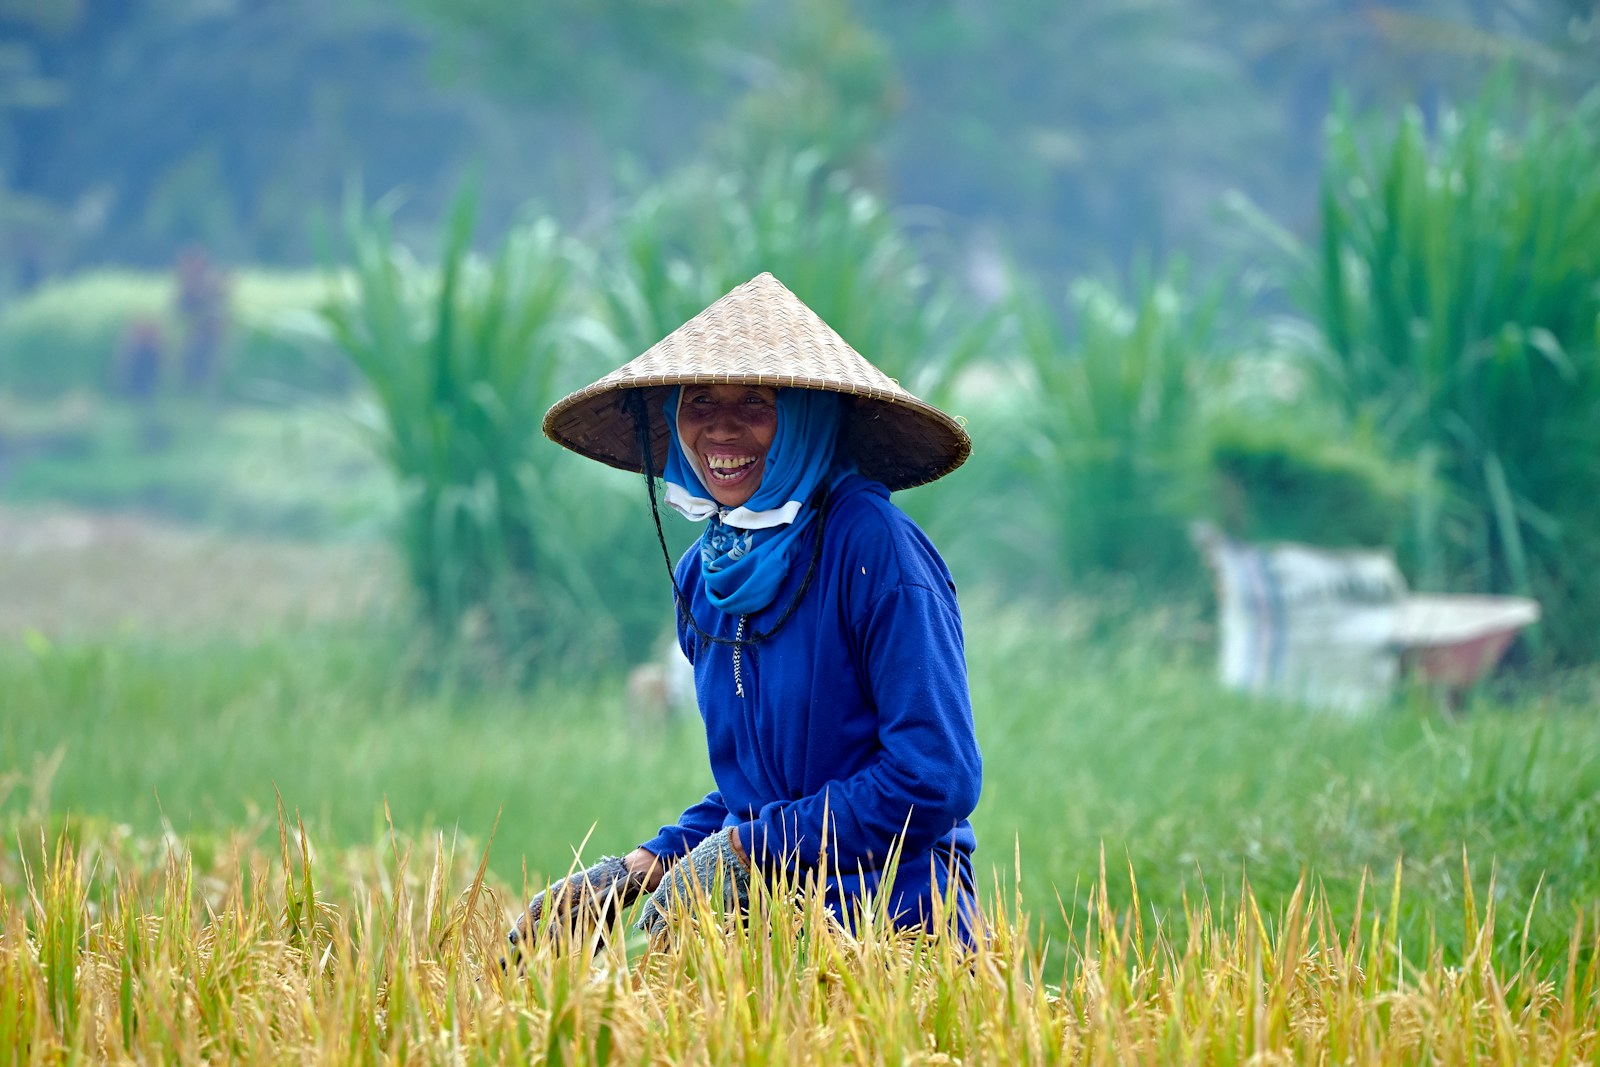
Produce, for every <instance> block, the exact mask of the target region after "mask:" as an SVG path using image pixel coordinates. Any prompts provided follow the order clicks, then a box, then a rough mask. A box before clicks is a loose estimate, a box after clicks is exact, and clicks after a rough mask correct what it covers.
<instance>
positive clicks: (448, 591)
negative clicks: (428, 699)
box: [323, 187, 655, 673]
mask: <svg viewBox="0 0 1600 1067" xmlns="http://www.w3.org/2000/svg"><path fill="white" fill-rule="evenodd" d="M475 207H476V199H475V195H474V193H473V192H472V190H471V188H470V187H469V188H468V189H466V190H465V191H463V192H462V193H461V194H460V195H459V196H458V197H457V199H456V201H455V203H454V205H453V207H452V209H451V212H450V217H449V222H448V225H447V227H446V230H445V234H444V241H443V251H442V253H441V255H440V260H439V264H438V266H437V267H436V268H434V267H431V266H425V265H423V264H422V263H420V262H419V261H417V260H416V259H415V258H414V257H413V256H412V254H411V253H410V252H409V251H408V250H407V249H406V248H405V247H404V246H402V245H400V244H398V243H397V242H396V241H395V239H394V238H393V235H392V233H391V229H390V225H389V219H388V215H387V213H386V212H385V211H384V210H383V209H382V207H381V206H380V207H379V208H378V209H374V210H367V209H364V208H363V207H361V206H360V205H354V206H352V207H351V208H350V209H349V210H348V211H347V213H346V225H345V234H344V235H345V243H346V247H347V252H346V257H345V258H346V265H345V273H344V275H343V278H344V281H343V283H342V285H341V289H340V291H339V296H338V297H337V298H335V299H333V300H331V301H330V302H329V303H328V304H327V305H326V306H325V308H324V309H323V320H324V321H325V323H326V325H327V328H328V330H329V332H330V333H331V335H332V337H333V338H334V339H335V340H336V342H337V343H338V345H339V346H340V347H341V348H342V349H343V351H344V352H345V354H346V355H347V356H348V357H349V359H350V360H351V362H352V363H353V364H354V365H355V367H356V369H357V370H358V372H359V374H360V376H361V378H362V380H363V382H364V383H365V386H366V388H367V389H368V391H369V392H370V396H371V399H372V401H373V411H374V417H373V418H372V419H371V421H370V427H369V428H370V431H371V439H372V441H373V443H374V446H375V448H376V449H377V451H378V452H379V454H380V455H381V456H382V458H383V459H384V460H385V461H386V462H387V464H388V466H389V468H390V469H391V471H392V472H393V474H394V476H395V478H396V479H397V481H398V482H399V486H400V489H401V505H400V514H399V519H398V533H397V539H398V544H399V548H400V553H401V556H402V557H403V559H404V561H405V566H406V570H407V573H408V575H409V578H410V585H411V587H412V589H413V590H414V592H415V596H416V602H417V605H418V608H419V609H420V613H421V615H422V617H423V618H424V619H425V620H426V621H427V623H428V624H429V627H430V629H431V631H432V632H433V633H434V634H435V635H437V636H439V637H440V638H442V639H443V647H445V648H447V649H452V650H454V651H457V652H459V651H462V650H466V649H473V650H476V651H478V652H481V653H484V655H483V656H479V657H477V658H476V660H475V662H491V663H494V664H496V665H499V666H501V667H505V668H509V669H510V670H512V671H513V672H514V673H515V672H525V671H526V670H527V669H529V668H530V667H533V666H550V665H551V664H553V663H554V662H555V661H556V660H557V659H558V658H559V659H562V660H565V661H566V662H573V659H572V655H573V654H574V653H575V652H579V651H581V652H583V653H584V655H583V656H582V657H580V659H584V660H585V661H592V659H593V658H594V657H595V656H603V655H613V654H615V653H617V652H618V651H620V650H621V645H623V644H626V643H627V642H628V640H629V636H630V635H629V633H628V629H627V628H628V619H629V615H628V610H629V607H630V605H631V604H633V603H635V602H637V601H638V600H639V599H640V598H639V597H638V596H637V590H636V589H635V588H631V587H630V586H629V584H628V583H629V581H630V577H631V574H632V572H631V571H630V570H629V563H630V561H631V560H635V559H637V560H648V559H649V556H648V554H647V553H646V552H644V551H643V550H642V549H643V548H644V547H647V546H635V549H634V550H629V551H621V550H620V548H619V545H618V539H619V538H625V537H627V536H628V535H629V534H628V532H629V531H630V530H631V529H642V526H643V524H642V523H640V522H630V521H627V519H626V518H625V516H624V515H623V514H622V513H623V512H625V511H626V510H627V508H628V507H629V506H630V504H633V503H635V502H636V501H635V500H634V497H635V496H636V497H637V498H638V499H639V500H642V499H643V494H642V493H639V494H631V495H630V494H629V493H628V489H629V488H631V486H628V485H627V484H626V479H625V478H622V476H620V475H618V476H617V477H609V475H610V474H611V472H607V471H598V472H597V471H594V470H591V469H588V468H589V467H590V466H592V465H583V467H581V468H580V466H579V465H578V464H576V463H569V462H563V460H564V459H565V458H566V457H565V456H564V454H563V453H562V452H561V450H560V449H559V448H557V447H555V446H554V445H551V444H550V443H549V442H547V441H545V440H543V438H542V436H541V435H540V433H539V425H540V421H541V419H542V417H543V415H544V412H545V411H546V410H547V409H548V408H549V406H550V404H552V403H553V402H554V401H555V400H556V399H558V398H559V397H560V396H561V395H563V394H564V393H565V392H566V390H567V389H569V388H572V387H574V386H575V385H577V384H581V383H582V381H583V380H587V379H586V377H585V376H586V375H588V376H591V377H592V376H594V373H598V371H596V367H595V361H596V359H598V358H602V357H600V356H599V354H598V353H597V352H596V350H595V349H594V348H592V347H590V346H587V345H585V344H584V342H583V340H582V337H583V335H584V332H585V331H584V323H585V322H586V321H587V320H586V318H585V315H584V312H583V309H582V307H581V297H582V294H583V291H584V290H583V281H582V279H583V270H584V265H583V255H582V252H581V250H580V248H579V247H578V246H577V245H576V244H575V243H574V242H573V241H572V240H571V239H570V238H568V237H567V236H565V235H564V234H563V233H562V232H561V230H560V228H559V227H558V226H557V225H556V223H555V222H553V221H552V220H550V219H549V218H546V217H538V216H533V217H529V218H527V219H525V220H524V221H521V222H519V223H517V224H516V225H514V226H512V227H511V228H510V229H509V230H508V232H507V233H506V234H505V236H504V238H503V240H502V241H501V242H500V244H499V247H498V248H497V249H496V251H495V252H494V254H493V256H492V258H487V259H486V258H484V257H481V256H479V255H478V254H477V253H475V252H474V251H473V248H472V233H473V229H474V218H475ZM591 372H593V373H591ZM619 479H621V480H620V482H619ZM654 622H655V620H653V619H652V620H651V621H649V622H646V623H644V624H643V625H644V630H645V631H646V632H645V634H644V636H643V640H644V641H647V640H648V633H649V632H653V629H654ZM635 636H639V635H635Z"/></svg>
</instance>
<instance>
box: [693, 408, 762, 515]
mask: <svg viewBox="0 0 1600 1067" xmlns="http://www.w3.org/2000/svg"><path fill="white" fill-rule="evenodd" d="M777 400H778V391H777V390H776V389H772V388H769V387H767V386H764V385H686V386H684V387H683V396H682V398H681V399H680V400H679V402H678V439H679V441H680V442H681V443H682V445H683V450H684V451H685V452H686V453H688V455H689V456H690V457H691V458H692V461H693V463H694V466H695V467H696V468H697V470H698V473H699V474H700V480H701V481H703V482H704V483H705V486H706V488H707V489H708V490H710V492H711V497H712V499H713V500H715V501H716V502H717V503H718V504H721V505H722V506H723V507H725V508H736V507H738V506H739V505H741V504H743V503H745V502H746V501H747V500H749V499H750V498H751V497H752V496H754V495H755V491H756V489H758V488H759V487H760V485H761V475H762V473H763V472H764V471H765V470H766V467H767V450H768V449H769V448H771V447H772V438H773V435H774V434H776V433H777V432H778V405H777Z"/></svg>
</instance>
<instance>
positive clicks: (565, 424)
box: [544, 274, 972, 489]
mask: <svg viewBox="0 0 1600 1067" xmlns="http://www.w3.org/2000/svg"><path fill="white" fill-rule="evenodd" d="M724 383H726V384H734V385H768V386H778V387H782V388H785V389H823V390H827V391H829V392H834V393H841V394H843V395H844V397H845V400H844V408H843V411H842V413H841V414H842V418H841V422H840V427H839V447H840V451H841V453H842V454H843V455H846V456H848V457H850V458H851V459H852V460H854V462H855V464H856V467H857V469H858V470H860V471H861V473H862V474H864V475H866V476H867V477H869V478H875V479H877V480H878V481H880V482H882V483H883V484H884V485H886V486H888V487H889V488H890V489H909V488H910V487H912V486H914V485H923V484H925V483H927V482H931V481H933V480H934V479H935V478H941V477H943V476H944V475H946V474H949V473H950V472H951V471H953V470H955V469H956V468H957V467H959V466H961V464H962V463H963V462H964V461H965V460H966V458H967V456H968V455H970V454H971V452H972V440H971V438H969V437H968V436H967V432H966V430H964V429H962V427H961V424H960V423H958V422H957V421H956V420H955V419H953V418H951V417H950V416H949V415H946V414H945V413H944V412H942V411H940V410H939V409H938V408H936V407H934V406H933V405H932V404H927V403H924V402H923V401H921V400H918V399H917V398H916V397H914V396H912V395H911V394H910V393H908V392H906V391H905V390H904V389H902V388H900V385H899V383H897V382H896V381H894V379H892V378H890V377H889V376H888V375H886V374H884V373H883V372H882V371H880V370H879V369H878V368H876V367H874V366H873V365H872V364H870V363H868V362H867V361H866V360H865V359H863V358H862V357H861V355H860V354H859V353H858V352H856V350H855V349H853V348H851V347H850V346H849V345H848V344H846V343H845V340H844V338H842V337H840V336H839V335H838V334H837V333H835V332H834V331H833V329H832V328H831V327H829V326H828V324H827V323H825V322H823V321H822V319H821V318H820V317H818V315H817V313H816V312H814V311H812V310H811V309H810V308H808V307H806V305H805V304H804V303H802V302H801V301H800V299H799V298H798V297H796V296H795V295H794V294H793V293H791V292H790V291H789V290H788V289H787V288H785V287H784V286H783V284H782V283H781V282H779V281H778V279H776V278H774V277H773V276H772V275H771V274H762V275H759V276H757V277H755V278H752V279H751V280H750V281H748V282H745V283H744V284H743V285H741V286H738V287H737V288H735V289H734V290H733V291H731V292H729V293H728V294H727V295H726V296H724V297H723V298H722V299H720V300H718V301H717V302H716V303H714V304H712V305H711V306H710V307H708V308H706V309H705V310H704V311H702V312H700V314H698V315H696V316H695V317H694V318H692V319H690V320H689V321H688V322H686V323H684V324H683V325H682V326H680V327H678V328H677V329H676V330H674V331H672V333H670V334H668V335H667V336H666V337H664V338H662V339H661V340H660V341H658V342H657V343H656V344H655V345H653V346H652V347H651V348H650V349H649V350H648V351H647V352H645V353H644V355H642V356H639V357H638V358H637V359H634V360H632V361H630V362H628V363H626V364H624V365H623V366H621V367H618V368H617V369H616V370H614V371H612V372H611V373H610V374H608V375H606V376H605V377H604V378H601V379H600V380H599V381H597V382H595V383H594V384H593V385H589V386H586V387H584V388H582V389H579V390H578V391H577V392H575V393H572V394H571V395H570V396H567V397H564V398H562V399H561V400H559V401H557V402H556V403H555V405H553V406H552V407H551V408H550V410H549V412H548V413H546V415H545V417H544V432H545V436H546V437H548V438H550V439H551V440H552V441H554V442H556V443H557V444H559V445H564V446H565V447H567V448H570V449H572V450H573V451H574V452H577V453H578V454H579V455H583V456H588V457H589V458H590V459H597V460H599V461H600V462H601V463H605V464H608V465H610V466H613V467H618V468H620V469H622V470H626V471H633V472H635V473H640V472H642V471H643V469H644V457H643V455H642V454H641V450H640V447H639V438H638V435H637V433H636V432H635V430H634V420H633V416H632V413H631V412H630V411H629V409H628V407H627V406H626V405H625V400H626V398H627V397H628V395H629V392H630V391H631V390H635V389H642V390H645V393H644V398H645V402H646V404H647V406H648V410H649V413H650V429H651V444H650V448H651V459H652V460H653V461H654V465H655V470H654V471H653V472H652V473H655V474H658V475H659V474H660V473H661V472H662V468H663V467H664V465H665V463H666V457H667V425H666V420H665V419H664V418H663V417H662V416H661V403H662V400H663V399H664V396H665V393H666V391H667V388H666V387H669V386H673V385H691V384H694V385H714V384H724Z"/></svg>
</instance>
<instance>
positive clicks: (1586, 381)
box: [1298, 93, 1600, 661]
mask: <svg viewBox="0 0 1600 1067" xmlns="http://www.w3.org/2000/svg"><path fill="white" fill-rule="evenodd" d="M1502 104H1503V101H1502V99H1501V96H1500V95H1499V94H1496V93H1491V94H1489V95H1487V96H1486V98H1485V99H1484V100H1483V101H1481V102H1479V103H1477V104H1476V105H1474V106H1473V107H1471V108H1468V109H1466V110H1463V111H1455V110H1450V111H1446V112H1444V114H1443V115H1442V116H1441V117H1440V118H1439V119H1438V121H1437V122H1436V123H1434V124H1432V125H1431V126H1430V124H1429V123H1428V122H1427V121H1426V120H1425V119H1424V117H1423V115H1422V114H1421V113H1420V112H1418V111H1416V110H1414V109H1413V110H1411V111H1409V112H1408V113H1407V114H1406V115H1405V116H1404V117H1403V118H1402V119H1401V120H1400V121H1399V122H1398V123H1397V124H1395V125H1393V126H1392V127H1391V128H1389V129H1388V130H1387V131H1374V129H1373V127H1372V126H1371V125H1370V124H1369V123H1366V122H1363V121H1360V120H1358V119H1356V118H1353V117H1351V115H1350V114H1349V112H1348V111H1344V112H1341V113H1337V114H1336V115H1335V116H1334V117H1333V118H1332V120H1331V121H1330V123H1329V127H1328V136H1327V144H1328V161H1327V165H1326V173H1325V176H1324V181H1323V192H1322V204H1321V223H1322V226H1321V241H1320V247H1319V248H1317V249H1315V250H1314V251H1309V252H1307V253H1306V254H1303V255H1302V258H1301V272H1300V275H1301V277H1300V286H1299V290H1298V292H1299V295H1300V302H1301V305H1302V308H1303V309H1304V311H1305V312H1306V313H1307V314H1308V316H1309V317H1311V318H1312V319H1313V320H1314V322H1315V323H1316V324H1317V326H1318V328H1319V333H1320V344H1319V345H1318V351H1317V357H1318V358H1317V360H1316V366H1318V367H1319V368H1320V370H1321V371H1322V372H1323V375H1322V381H1323V382H1324V384H1325V385H1326V386H1327V391H1328V394H1329V395H1330V396H1331V397H1332V398H1334V400H1335V402H1336V403H1337V404H1338V405H1340V406H1341V407H1342V409H1343V410H1344V412H1345V413H1346V414H1347V416H1348V417H1349V418H1350V419H1351V420H1352V421H1365V422H1368V423H1370V424H1371V425H1373V426H1375V427H1376V428H1377V430H1378V432H1379V433H1380V434H1381V435H1382V437H1383V438H1384V440H1385V441H1386V442H1387V444H1388V446H1389V447H1390V448H1391V449H1392V450H1393V452H1394V454H1395V455H1396V456H1397V457H1398V458H1399V459H1401V460H1403V461H1406V462H1415V463H1418V464H1420V465H1421V466H1423V467H1424V468H1427V469H1429V470H1430V471H1431V474H1432V475H1433V477H1432V478H1431V479H1429V480H1428V481H1429V482H1430V483H1431V484H1436V485H1437V486H1439V487H1440V491H1439V492H1438V493H1436V494H1432V493H1420V494H1418V495H1417V497H1416V508H1415V512H1416V514H1415V521H1414V523H1413V528H1414V531H1415V532H1414V535H1413V539H1412V543H1411V544H1410V551H1409V553H1408V557H1409V561H1410V563H1411V569H1412V571H1413V577H1414V580H1415V583H1416V584H1419V585H1421V586H1423V587H1429V588H1435V589H1445V588H1448V589H1451V590H1454V591H1461V592H1469V591H1477V592H1496V593H1521V594H1530V595H1533V596H1535V597H1537V598H1539V599H1540V600H1541V601H1543V602H1544V604H1545V617H1546V619H1547V620H1548V627H1547V636H1548V638H1549V639H1550V647H1551V650H1552V651H1553V652H1554V653H1555V654H1556V655H1557V656H1558V657H1559V658H1561V659H1564V660H1569V661H1578V660H1588V659H1592V658H1594V656H1596V655H1597V654H1600V581H1596V580H1595V578H1594V575H1595V574H1596V573H1597V571H1600V535H1597V534H1596V530H1600V465H1597V464H1596V463H1595V461H1594V456H1595V453H1596V450H1597V448H1600V96H1595V95H1591V96H1590V98H1589V99H1588V101H1587V102H1586V103H1585V104H1584V105H1582V106H1581V107H1580V108H1579V109H1578V113H1577V114H1576V115H1569V114H1558V113H1557V112H1556V111H1555V110H1553V109H1550V108H1544V107H1537V106H1536V107H1533V108H1532V109H1531V111H1530V113H1529V114H1528V115H1527V117H1526V118H1525V119H1523V120H1522V121H1521V122H1519V123H1514V124H1508V123H1507V122H1505V121H1504V120H1503V119H1502V118H1501V117H1500V113H1501V112H1500V108H1501V105H1502Z"/></svg>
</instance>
